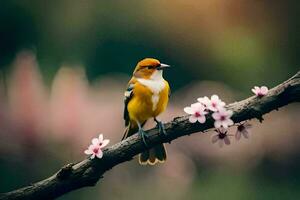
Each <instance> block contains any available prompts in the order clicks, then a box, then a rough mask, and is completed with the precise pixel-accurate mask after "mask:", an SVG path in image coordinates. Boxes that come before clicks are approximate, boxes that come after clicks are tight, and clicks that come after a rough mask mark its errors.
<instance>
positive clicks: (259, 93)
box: [251, 86, 269, 97]
mask: <svg viewBox="0 0 300 200" xmlns="http://www.w3.org/2000/svg"><path fill="white" fill-rule="evenodd" d="M251 91H252V92H253V93H254V94H255V95H256V96H258V97H263V96H265V95H266V94H268V91H269V89H268V88H267V87H266V86H261V87H257V86H254V88H252V89H251Z"/></svg>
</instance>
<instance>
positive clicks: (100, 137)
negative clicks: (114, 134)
mask: <svg viewBox="0 0 300 200" xmlns="http://www.w3.org/2000/svg"><path fill="white" fill-rule="evenodd" d="M102 141H103V135H102V134H100V135H99V143H101V142H102Z"/></svg>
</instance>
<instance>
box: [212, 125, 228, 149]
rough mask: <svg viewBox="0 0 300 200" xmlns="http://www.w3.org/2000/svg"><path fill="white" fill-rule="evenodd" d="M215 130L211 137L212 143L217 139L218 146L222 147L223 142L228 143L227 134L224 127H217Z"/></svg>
mask: <svg viewBox="0 0 300 200" xmlns="http://www.w3.org/2000/svg"><path fill="white" fill-rule="evenodd" d="M215 131H216V132H217V134H216V135H214V136H213V137H212V138H211V141H212V143H216V142H218V141H219V146H220V147H222V146H223V145H224V144H226V145H230V140H229V137H228V136H229V135H228V134H227V130H226V129H225V128H218V129H216V130H215Z"/></svg>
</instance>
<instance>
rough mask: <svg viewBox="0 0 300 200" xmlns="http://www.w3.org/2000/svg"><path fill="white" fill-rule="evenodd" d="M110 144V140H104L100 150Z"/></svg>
mask: <svg viewBox="0 0 300 200" xmlns="http://www.w3.org/2000/svg"><path fill="white" fill-rule="evenodd" d="M108 143H109V140H107V139H105V140H103V142H102V145H101V146H100V148H103V147H105V146H106V145H108Z"/></svg>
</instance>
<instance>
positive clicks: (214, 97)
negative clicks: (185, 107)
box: [210, 94, 219, 101]
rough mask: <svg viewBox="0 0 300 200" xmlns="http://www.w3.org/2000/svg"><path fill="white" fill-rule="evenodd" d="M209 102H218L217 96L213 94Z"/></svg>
mask: <svg viewBox="0 0 300 200" xmlns="http://www.w3.org/2000/svg"><path fill="white" fill-rule="evenodd" d="M210 100H211V101H218V100H219V96H218V95H216V94H214V95H212V96H211V97H210Z"/></svg>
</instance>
